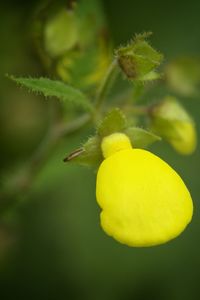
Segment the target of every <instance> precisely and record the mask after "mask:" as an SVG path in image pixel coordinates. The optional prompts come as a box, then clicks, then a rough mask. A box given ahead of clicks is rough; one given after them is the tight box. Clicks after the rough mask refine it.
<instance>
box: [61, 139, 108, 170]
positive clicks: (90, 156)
mask: <svg viewBox="0 0 200 300" xmlns="http://www.w3.org/2000/svg"><path fill="white" fill-rule="evenodd" d="M64 161H65V162H75V163H78V164H80V165H84V166H88V167H96V168H97V167H98V166H99V165H100V164H101V162H102V161H103V155H102V151H101V139H100V137H98V136H93V137H91V138H89V139H88V141H87V142H86V143H85V144H84V145H83V146H82V148H80V149H77V150H75V151H73V152H72V153H71V154H70V155H68V156H67V157H66V158H65V159H64Z"/></svg>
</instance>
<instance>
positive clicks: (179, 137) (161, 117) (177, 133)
mask: <svg viewBox="0 0 200 300" xmlns="http://www.w3.org/2000/svg"><path fill="white" fill-rule="evenodd" d="M150 117H151V126H152V129H153V130H154V132H156V133H157V134H159V135H160V136H161V137H163V138H164V139H166V141H167V142H169V143H170V144H171V146H172V147H173V148H174V149H175V150H176V151H177V152H179V153H180V154H183V155H187V154H191V153H193V152H194V150H195V149H196V144H197V135H196V129H195V124H194V121H193V120H192V118H191V117H190V115H189V114H188V112H187V111H186V110H185V109H184V107H183V106H182V105H181V104H180V103H179V102H178V101H177V100H176V98H174V97H170V96H168V97H166V98H165V99H164V100H163V101H162V102H160V103H159V104H157V105H155V106H154V107H153V108H152V110H151V112H150Z"/></svg>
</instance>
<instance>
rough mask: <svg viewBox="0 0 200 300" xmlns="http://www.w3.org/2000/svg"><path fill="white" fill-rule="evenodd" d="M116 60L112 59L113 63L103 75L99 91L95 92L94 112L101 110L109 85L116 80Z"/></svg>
mask: <svg viewBox="0 0 200 300" xmlns="http://www.w3.org/2000/svg"><path fill="white" fill-rule="evenodd" d="M117 66H118V65H117V60H116V59H114V60H113V62H112V63H111V65H110V67H109V68H108V71H107V74H106V75H105V77H104V79H103V81H102V83H101V85H100V87H99V90H98V91H97V96H96V103H95V106H96V111H97V112H99V111H100V110H101V107H102V105H103V102H104V100H105V97H106V94H107V92H108V90H109V89H110V87H111V85H112V84H113V81H114V80H115V78H116V75H117V71H118V68H117Z"/></svg>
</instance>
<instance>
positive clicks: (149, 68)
mask: <svg viewBox="0 0 200 300" xmlns="http://www.w3.org/2000/svg"><path fill="white" fill-rule="evenodd" d="M147 36H148V35H147V34H144V35H138V36H136V37H135V39H133V40H132V41H131V42H130V43H129V45H127V46H125V47H121V48H119V49H118V50H117V51H116V56H117V60H118V64H119V66H120V68H121V69H122V71H123V73H124V74H125V75H126V76H127V77H128V78H129V79H132V80H139V81H146V80H154V79H156V78H158V77H159V75H158V74H157V73H156V72H155V68H156V67H158V66H159V65H160V63H161V61H162V58H163V56H162V55H161V54H160V53H158V52H157V51H156V50H155V49H153V48H152V47H151V46H150V45H149V43H148V42H147V41H146V37H147Z"/></svg>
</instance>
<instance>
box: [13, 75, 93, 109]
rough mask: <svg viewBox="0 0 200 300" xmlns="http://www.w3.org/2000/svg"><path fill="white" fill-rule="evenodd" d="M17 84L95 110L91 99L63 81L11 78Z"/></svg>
mask: <svg viewBox="0 0 200 300" xmlns="http://www.w3.org/2000/svg"><path fill="white" fill-rule="evenodd" d="M10 78H11V79H12V80H13V81H15V82H16V83H17V84H19V85H21V86H24V87H26V88H28V89H29V90H30V91H31V92H34V93H38V94H42V95H44V96H45V97H56V98H58V99H59V100H62V101H64V102H71V103H72V104H75V105H77V106H79V107H83V108H84V109H86V110H90V111H92V110H93V106H92V104H91V103H90V101H89V99H88V98H87V97H86V96H85V95H84V94H83V93H82V92H81V91H80V90H77V89H75V88H73V87H71V86H69V85H67V84H65V83H63V82H62V81H58V80H51V79H48V78H43V77H41V78H22V77H21V78H20V77H19V78H17V77H14V76H10Z"/></svg>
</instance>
